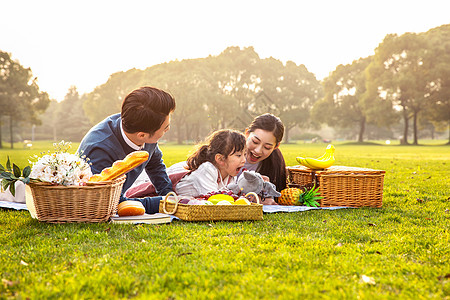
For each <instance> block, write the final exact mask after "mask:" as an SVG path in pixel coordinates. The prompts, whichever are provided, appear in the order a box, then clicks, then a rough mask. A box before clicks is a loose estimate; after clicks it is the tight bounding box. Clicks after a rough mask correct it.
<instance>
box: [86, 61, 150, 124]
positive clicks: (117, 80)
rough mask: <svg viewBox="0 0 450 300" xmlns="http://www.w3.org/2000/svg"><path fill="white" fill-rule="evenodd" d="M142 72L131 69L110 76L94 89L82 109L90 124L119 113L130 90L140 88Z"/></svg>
mask: <svg viewBox="0 0 450 300" xmlns="http://www.w3.org/2000/svg"><path fill="white" fill-rule="evenodd" d="M142 75H143V71H142V70H138V69H131V70H128V71H126V72H117V73H114V74H112V75H111V76H110V77H109V79H108V81H107V82H106V83H104V84H102V85H100V86H98V87H96V88H95V89H94V91H93V92H91V93H89V94H88V95H87V99H86V101H84V102H83V109H84V111H85V113H86V116H87V117H88V119H89V121H90V123H91V124H97V123H98V122H100V121H101V120H103V119H104V118H106V117H107V116H109V115H112V114H116V113H119V112H120V109H121V106H122V101H123V99H124V98H125V96H126V95H127V94H128V93H129V92H131V91H132V90H134V89H136V88H139V87H140V82H141V80H142Z"/></svg>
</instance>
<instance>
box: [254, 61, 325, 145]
mask: <svg viewBox="0 0 450 300" xmlns="http://www.w3.org/2000/svg"><path fill="white" fill-rule="evenodd" d="M260 64H261V74H260V78H259V80H258V81H260V83H259V84H258V85H257V86H258V87H259V90H261V91H264V93H265V94H266V95H267V98H268V99H270V101H271V102H272V103H273V108H272V109H273V113H274V114H276V115H278V117H280V119H281V120H282V121H283V124H284V127H285V135H284V140H285V142H289V131H290V130H291V129H292V128H294V127H295V126H299V127H301V128H308V127H310V126H311V118H310V110H311V108H312V107H313V105H314V104H315V103H316V101H317V100H318V99H319V98H320V97H321V96H322V86H321V85H320V82H319V81H318V80H317V79H316V77H315V76H314V74H312V73H310V72H309V71H308V70H307V69H306V67H305V66H304V65H298V66H297V65H296V64H295V63H294V62H292V61H288V62H287V63H286V65H283V64H282V63H281V62H280V61H278V60H276V59H274V58H267V59H264V60H263V61H262V62H261V63H260Z"/></svg>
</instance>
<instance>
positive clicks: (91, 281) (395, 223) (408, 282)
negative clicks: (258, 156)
mask: <svg viewBox="0 0 450 300" xmlns="http://www.w3.org/2000/svg"><path fill="white" fill-rule="evenodd" d="M445 142H446V141H443V142H442V144H444V143H445ZM334 145H335V146H336V163H335V164H336V165H346V166H355V167H368V168H374V169H382V170H386V176H385V185H384V197H383V208H381V209H375V208H358V209H341V210H334V211H329V210H323V211H320V210H319V211H308V212H302V213H279V214H265V215H264V220H263V221H255V222H247V221H245V222H197V223H190V222H182V221H175V222H173V223H172V224H169V225H116V224H109V223H102V224H45V223H39V222H38V221H36V220H33V219H31V217H30V216H29V213H28V212H27V211H14V210H5V209H0V229H1V230H0V245H1V246H0V277H1V280H2V283H1V285H0V299H8V298H19V299H26V298H29V299H60V298H80V299H84V298H88V299H102V298H137V299H185V298H188V299H217V298H219V299H258V298H267V299H272V298H281V299H302V298H305V299H311V298H325V299H328V298H330V299H334V298H350V299H355V298H363V299H450V246H449V245H450V231H449V229H450V228H449V227H450V226H449V224H450V147H449V146H439V145H422V146H398V145H390V146H386V145H382V144H380V145H351V144H345V143H334ZM7 146H9V145H7ZM76 147H77V145H74V151H75V149H76ZM325 147H326V144H287V145H283V146H282V151H283V154H284V155H285V158H286V162H287V164H288V165H295V164H297V163H296V161H295V157H296V156H319V155H320V154H322V153H323V151H324V149H325ZM15 148H16V149H14V150H11V149H0V163H2V164H3V165H4V164H5V162H6V156H7V155H9V156H10V157H11V160H12V161H14V162H17V164H18V165H20V166H21V167H23V166H25V165H26V164H27V159H28V157H29V156H30V155H32V154H39V153H40V152H41V151H46V150H48V149H50V150H51V144H50V143H45V142H39V143H35V144H34V145H33V148H32V149H23V148H22V145H21V144H18V145H17V147H15ZM161 148H162V150H163V152H164V159H165V162H166V164H167V165H168V166H170V165H171V164H173V163H175V162H178V161H181V160H183V159H185V158H186V155H187V153H188V152H189V150H191V149H192V146H186V145H184V146H179V145H170V144H165V145H161ZM366 276H367V277H366ZM364 279H365V280H364Z"/></svg>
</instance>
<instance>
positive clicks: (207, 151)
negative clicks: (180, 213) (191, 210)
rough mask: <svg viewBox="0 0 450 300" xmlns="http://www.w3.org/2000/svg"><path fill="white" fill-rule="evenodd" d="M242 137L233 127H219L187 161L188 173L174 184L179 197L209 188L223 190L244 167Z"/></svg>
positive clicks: (198, 194)
mask: <svg viewBox="0 0 450 300" xmlns="http://www.w3.org/2000/svg"><path fill="white" fill-rule="evenodd" d="M245 145H246V142H245V136H244V135H243V134H242V133H240V132H238V131H234V130H219V131H216V132H214V133H213V134H211V135H210V136H209V137H208V140H207V143H206V144H204V145H200V146H197V150H196V151H195V152H194V154H192V155H191V156H190V157H189V158H188V160H187V169H188V170H189V171H190V173H189V174H187V175H186V176H184V177H183V178H182V179H181V180H180V181H179V182H178V184H177V185H176V187H175V192H176V193H177V194H178V195H182V196H192V197H197V196H200V195H204V194H207V193H208V192H212V191H219V190H227V185H228V184H230V183H232V182H234V181H235V178H234V177H235V176H236V175H237V174H238V173H239V170H240V169H241V168H242V167H243V166H244V163H245V157H244V150H245Z"/></svg>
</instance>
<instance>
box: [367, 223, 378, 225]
mask: <svg viewBox="0 0 450 300" xmlns="http://www.w3.org/2000/svg"><path fill="white" fill-rule="evenodd" d="M367 225H369V226H377V225H375V224H373V223H367Z"/></svg>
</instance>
